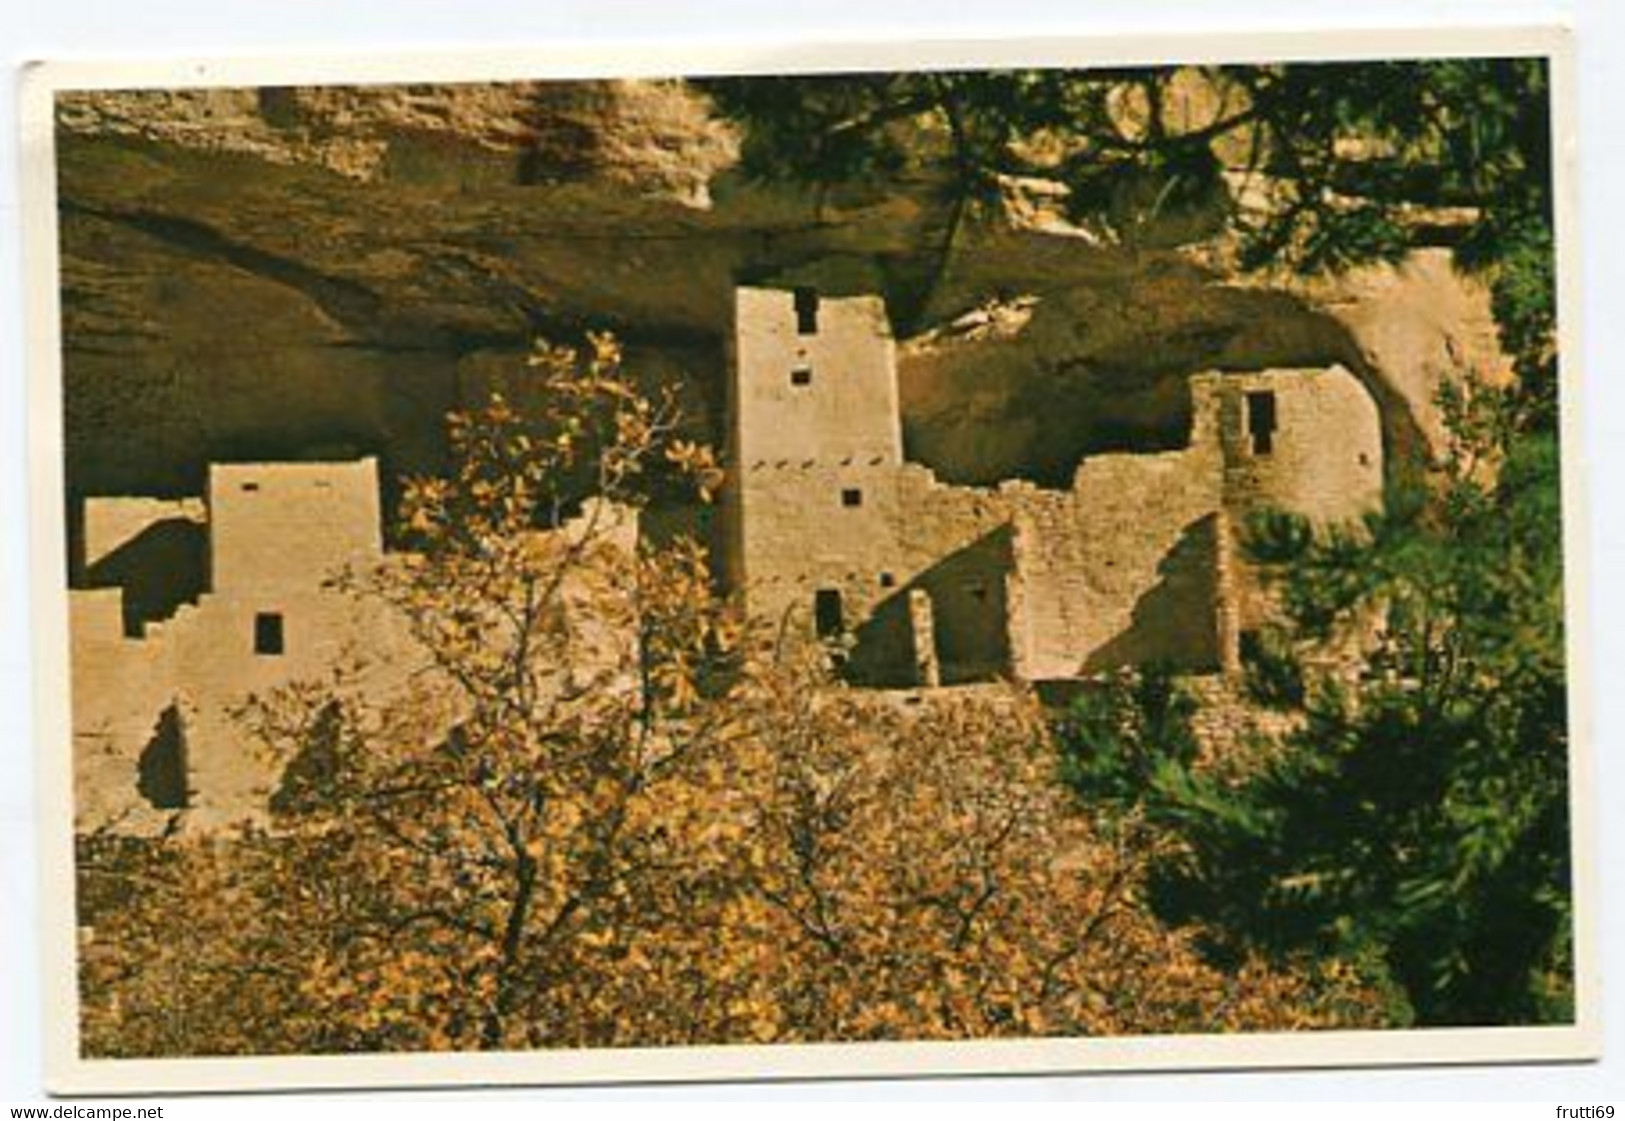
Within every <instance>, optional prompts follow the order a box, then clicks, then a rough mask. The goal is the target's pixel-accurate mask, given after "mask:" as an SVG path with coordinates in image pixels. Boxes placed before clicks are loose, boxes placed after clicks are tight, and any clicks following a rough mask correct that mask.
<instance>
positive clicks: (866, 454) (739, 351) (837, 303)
mask: <svg viewBox="0 0 1625 1121" xmlns="http://www.w3.org/2000/svg"><path fill="white" fill-rule="evenodd" d="M732 357H733V363H732V367H733V368H732V385H731V386H730V393H731V397H730V402H729V415H730V416H731V417H732V420H733V429H732V432H731V441H730V442H731V450H732V451H733V453H734V462H735V464H736V465H737V466H739V467H740V468H744V469H748V468H749V467H750V466H751V465H752V464H756V463H761V464H764V465H765V464H768V463H779V462H785V463H797V464H802V463H808V462H809V461H811V462H813V463H819V464H825V465H828V464H834V463H840V462H842V461H843V460H850V461H853V462H862V463H866V464H872V465H874V466H880V465H882V464H885V465H889V466H895V465H896V464H899V463H901V462H902V461H903V430H902V421H901V418H900V416H899V408H898V402H897V357H896V347H895V344H894V343H893V341H892V332H891V324H890V323H889V322H888V321H887V319H886V305H885V303H884V302H883V301H882V300H881V299H880V297H878V296H853V297H845V298H840V299H831V298H829V297H825V296H820V295H819V293H818V292H817V291H816V290H814V289H812V288H797V289H795V290H793V291H776V290H771V289H766V288H741V289H739V290H738V292H737V293H736V294H735V299H734V332H733V356H732Z"/></svg>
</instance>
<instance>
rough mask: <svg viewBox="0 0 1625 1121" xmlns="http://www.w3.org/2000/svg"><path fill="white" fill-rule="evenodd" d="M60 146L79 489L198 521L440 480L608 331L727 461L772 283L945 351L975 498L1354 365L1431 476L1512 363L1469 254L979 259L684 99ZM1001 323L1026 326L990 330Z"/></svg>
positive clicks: (954, 429) (215, 109)
mask: <svg viewBox="0 0 1625 1121" xmlns="http://www.w3.org/2000/svg"><path fill="white" fill-rule="evenodd" d="M60 120H61V128H60V132H59V159H60V168H61V174H60V192H61V207H62V209H61V216H62V248H63V255H62V260H63V281H64V290H63V297H64V299H63V308H64V317H65V323H64V327H65V340H66V375H67V381H66V396H67V401H66V408H67V418H66V419H67V434H68V479H69V485H70V488H71V489H72V490H73V491H74V492H76V493H80V494H85V493H146V494H183V493H190V492H195V491H196V490H197V488H198V484H199V483H200V481H201V477H202V471H203V467H204V465H205V464H206V463H207V462H208V461H209V460H211V459H240V458H244V457H253V458H262V459H269V458H300V457H320V456H329V457H331V456H333V455H335V454H341V453H342V454H356V453H365V452H375V453H379V454H381V455H382V457H383V460H384V464H385V472H386V475H387V474H398V473H400V472H404V471H414V470H424V469H431V468H433V467H434V466H435V465H436V464H437V463H438V461H439V456H440V454H441V432H442V419H443V416H444V413H445V412H446V410H447V409H449V408H452V407H454V406H455V405H456V404H457V403H458V402H459V401H460V400H461V399H462V398H463V396H464V395H465V394H466V393H467V392H468V389H469V387H470V386H471V385H478V384H483V383H484V382H485V381H487V380H489V377H490V372H491V371H492V370H494V369H500V368H501V367H502V366H503V365H504V364H505V363H507V362H512V363H514V364H515V365H516V366H517V364H518V362H519V360H520V357H521V355H522V353H523V352H524V351H525V350H526V349H528V347H529V344H530V341H531V339H532V338H534V337H535V336H537V335H544V336H551V337H555V338H561V337H570V336H573V335H575V334H578V333H579V332H580V331H581V330H583V329H584V328H587V327H604V328H610V329H613V330H615V331H617V332H618V333H620V334H621V335H622V336H623V338H624V339H625V340H626V342H627V344H628V354H629V357H630V359H631V360H632V362H633V363H634V364H639V363H641V364H643V365H645V366H647V367H648V368H649V369H650V370H654V371H658V372H659V373H660V375H661V376H662V377H670V378H673V379H676V380H679V381H681V382H682V383H683V385H684V388H685V392H686V399H687V400H688V401H689V402H690V404H691V408H693V409H694V410H695V411H696V413H698V414H700V417H699V420H700V422H701V427H702V429H704V428H706V427H709V429H710V431H711V433H712V436H713V439H718V440H720V436H721V431H722V430H721V427H720V423H719V422H720V419H721V409H722V402H723V396H724V395H723V391H722V387H723V363H724V361H725V348H724V337H725V333H726V330H727V325H728V317H729V304H730V300H731V296H732V292H733V288H734V286H735V285H736V284H738V283H741V282H749V283H757V284H761V283H770V284H771V283H786V282H792V281H807V282H815V283H818V284H820V285H822V286H824V287H826V288H827V289H828V290H830V291H832V292H837V293H851V292H859V291H870V292H878V293H880V294H882V295H884V296H885V297H886V298H887V301H888V305H889V306H890V307H891V309H892V312H893V316H894V319H896V320H898V321H899V322H898V325H899V330H900V333H902V334H904V335H910V334H912V335H915V336H916V337H915V338H914V339H913V340H912V341H909V342H907V343H906V344H905V346H904V347H903V349H902V361H901V373H900V377H901V380H902V386H901V390H902V401H903V409H904V421H905V432H906V442H907V449H908V452H909V454H910V456H911V457H913V458H917V459H919V460H921V461H922V462H925V463H927V464H928V465H930V466H932V467H933V468H935V469H936V470H937V471H938V472H939V473H940V474H941V475H942V476H943V477H944V478H946V479H950V480H954V481H961V482H983V481H990V480H992V479H996V478H1000V477H1005V476H1010V475H1019V476H1025V477H1028V478H1032V479H1036V480H1039V481H1051V480H1057V479H1065V478H1066V477H1068V476H1069V475H1070V473H1071V470H1072V468H1073V467H1074V466H1075V464H1076V463H1077V461H1078V459H1079V457H1080V456H1082V455H1085V454H1087V453H1089V452H1092V451H1100V450H1105V449H1113V448H1129V447H1133V448H1153V447H1160V446H1172V445H1174V444H1177V443H1178V442H1179V441H1180V440H1181V439H1182V438H1183V435H1184V432H1185V428H1186V426H1187V424H1188V417H1189V402H1188V399H1187V395H1186V390H1185V385H1186V378H1187V377H1188V375H1190V374H1191V373H1194V372H1197V371H1200V370H1203V369H1208V368H1243V369H1246V368H1261V367H1266V366H1314V365H1325V364H1329V363H1331V362H1342V363H1344V364H1345V365H1347V366H1349V368H1350V369H1352V370H1354V371H1355V372H1356V373H1357V374H1358V375H1359V376H1361V377H1362V379H1363V380H1365V381H1366V383H1367V384H1368V385H1369V386H1370V387H1371V388H1372V390H1373V392H1374V393H1375V394H1376V395H1377V397H1378V400H1379V402H1380V403H1381V404H1383V406H1384V412H1385V424H1386V433H1385V434H1386V437H1387V439H1388V442H1389V444H1390V448H1391V450H1392V452H1393V453H1394V455H1391V456H1390V460H1391V461H1393V460H1394V459H1396V458H1397V459H1399V460H1401V461H1402V460H1404V459H1405V458H1406V457H1411V458H1414V457H1416V456H1418V455H1420V453H1421V451H1422V449H1423V448H1425V446H1426V443H1427V441H1428V438H1429V434H1430V433H1432V432H1434V430H1435V429H1436V424H1437V419H1436V417H1435V416H1434V415H1433V414H1432V412H1431V409H1430V404H1429V403H1430V401H1431V398H1432V394H1433V387H1434V386H1435V385H1436V384H1437V380H1438V379H1439V378H1440V377H1443V376H1447V375H1449V374H1450V373H1452V372H1453V371H1455V370H1457V369H1460V368H1464V367H1472V366H1480V365H1482V366H1487V367H1496V366H1504V359H1502V358H1501V356H1500V355H1499V351H1498V350H1497V348H1496V347H1495V343H1494V333H1493V326H1492V324H1491V323H1490V321H1489V318H1488V311H1487V300H1486V299H1485V297H1484V295H1483V293H1482V292H1481V291H1479V290H1477V289H1476V288H1475V287H1474V286H1473V285H1472V284H1470V283H1469V282H1467V281H1464V280H1462V279H1461V278H1459V277H1457V276H1456V275H1455V274H1454V273H1453V272H1451V271H1450V269H1449V267H1448V262H1447V261H1445V260H1444V259H1443V258H1442V257H1440V256H1439V255H1436V254H1435V255H1424V256H1422V257H1419V258H1417V259H1416V260H1414V261H1412V262H1411V263H1409V264H1407V265H1406V266H1404V267H1402V268H1399V269H1397V270H1392V269H1390V270H1368V271H1367V272H1364V273H1357V274H1354V275H1352V276H1350V277H1346V278H1342V279H1340V280H1334V281H1327V282H1321V283H1319V284H1317V285H1310V286H1301V287H1300V288H1299V289H1298V290H1295V291H1285V290H1279V289H1268V288H1262V287H1259V286H1258V285H1256V284H1253V283H1247V284H1244V283H1240V282H1239V281H1238V280H1237V279H1236V278H1232V277H1227V276H1225V275H1223V274H1221V273H1217V272H1214V271H1212V270H1210V269H1206V268H1204V267H1202V266H1201V265H1199V264H1198V263H1197V256H1196V255H1193V254H1191V253H1189V252H1187V250H1188V248H1189V247H1188V246H1187V247H1184V248H1181V247H1177V246H1175V247H1164V248H1158V249H1155V250H1141V251H1139V252H1134V251H1130V250H1127V249H1123V248H1118V247H1113V246H1111V245H1109V244H1104V243H1102V242H1101V241H1100V240H1098V239H1092V238H1090V237H1088V236H1083V235H1082V234H1081V232H1080V231H1077V230H1073V229H1069V228H1066V227H1065V225H1064V223H1059V222H1057V221H1055V220H1054V217H1053V214H1052V213H1050V211H1049V210H1047V209H1046V208H1045V207H1043V206H1041V205H1038V204H1037V203H1035V204H1034V205H1033V206H1032V207H1031V210H1032V214H1031V215H1029V217H1028V218H1027V219H1023V218H1022V216H1021V212H1020V211H1017V212H1015V213H1014V217H1013V218H1012V217H1011V216H1008V215H1007V216H1006V217H1005V218H1004V220H1002V221H999V222H988V221H983V222H981V223H977V224H973V225H971V226H969V227H961V228H960V229H959V230H958V231H957V233H956V235H955V243H954V251H953V252H951V253H945V252H944V239H945V236H946V231H947V228H948V226H949V215H948V213H947V212H946V207H945V204H944V202H943V193H942V192H941V191H940V189H939V186H940V185H939V184H937V183H934V182H932V181H930V180H929V179H924V178H922V179H918V180H908V181H903V182H893V183H886V184H875V185H866V184H856V185H853V186H851V187H848V188H845V189H843V190H841V191H838V192H834V193H832V194H830V195H828V196H826V197H824V198H821V199H814V198H813V197H811V196H810V195H807V194H804V193H801V192H798V191H795V190H792V189H788V188H781V187H773V188H769V187H765V186H762V185H759V184H752V183H749V182H746V181H744V180H743V178H742V177H741V176H740V175H739V173H738V172H737V170H736V169H735V160H736V156H737V150H738V136H737V132H736V130H735V129H734V127H733V126H731V125H730V124H728V123H726V122H722V121H720V120H718V119H717V118H716V116H715V114H714V113H713V112H712V110H711V107H710V105H709V104H708V102H707V101H706V100H705V99H704V98H703V97H702V96H700V95H699V94H697V93H696V92H694V91H693V90H691V89H689V88H688V87H686V86H684V85H682V84H681V83H671V82H615V83H588V84H582V83H573V84H563V83H521V84H516V85H508V86H501V87H494V86H403V87H376V88H369V89H365V90H362V89H355V88H348V89H315V90H312V89H267V90H214V91H190V92H180V93H167V94H166V93H141V92H116V93H110V94H96V95H80V96H75V97H70V98H67V99H65V100H64V102H63V104H62V106H61V111H60ZM1024 190H1026V191H1027V193H1028V194H1029V195H1032V196H1033V197H1035V198H1037V197H1039V196H1042V195H1043V192H1042V191H1041V190H1038V187H1037V186H1035V185H1032V184H1029V185H1027V186H1026V187H1025V188H1024ZM1035 191H1036V195H1035V194H1034V192H1035ZM1157 244H1159V245H1160V244H1162V243H1161V242H1157ZM945 265H946V267H945ZM990 302H991V303H992V304H993V305H995V306H998V307H1006V308H1009V307H1019V308H1020V309H1021V314H1020V315H1019V316H1018V317H1017V318H1019V319H1020V322H1019V323H1014V322H1012V321H1008V320H1000V322H999V324H998V329H992V330H990V329H984V328H985V327H986V321H985V320H984V321H979V320H978V318H977V317H978V314H979V313H978V311H977V309H980V308H983V307H985V306H987V305H989V304H990ZM967 316H968V318H966V317H967ZM955 321H959V323H958V325H957V326H956V325H955ZM979 323H980V325H979Z"/></svg>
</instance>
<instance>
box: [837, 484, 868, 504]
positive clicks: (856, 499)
mask: <svg viewBox="0 0 1625 1121" xmlns="http://www.w3.org/2000/svg"><path fill="white" fill-rule="evenodd" d="M841 505H842V506H846V507H849V508H850V507H854V506H862V505H863V491H861V490H859V489H858V488H857V487H845V488H844V489H842V491H841Z"/></svg>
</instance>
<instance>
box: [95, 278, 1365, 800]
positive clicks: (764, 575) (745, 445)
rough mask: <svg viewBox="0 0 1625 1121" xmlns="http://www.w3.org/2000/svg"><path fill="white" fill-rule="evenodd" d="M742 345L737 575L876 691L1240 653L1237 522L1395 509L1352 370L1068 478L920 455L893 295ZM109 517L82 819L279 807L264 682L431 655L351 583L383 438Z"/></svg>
mask: <svg viewBox="0 0 1625 1121" xmlns="http://www.w3.org/2000/svg"><path fill="white" fill-rule="evenodd" d="M730 357H731V360H730V384H729V391H730V399H729V414H728V415H729V431H728V437H727V445H728V447H727V462H728V465H729V468H730V470H729V479H728V482H727V484H726V486H725V488H724V492H723V496H722V532H721V538H722V539H721V542H720V545H719V547H718V549H717V561H718V565H719V574H720V576H721V577H722V578H723V580H724V581H725V583H726V584H727V586H728V587H729V588H730V589H732V590H734V591H736V592H737V593H738V594H739V595H740V596H741V597H742V599H743V603H744V606H745V608H746V609H747V611H749V612H750V613H751V614H753V615H754V616H757V617H759V618H762V619H765V620H769V621H772V622H774V623H777V624H779V625H783V626H788V627H794V628H798V629H799V630H801V631H802V632H803V633H806V634H808V635H810V636H817V637H821V638H824V639H826V640H831V641H832V642H833V643H834V644H835V645H836V646H837V647H838V649H839V650H840V654H839V655H838V656H839V657H840V658H841V660H842V666H843V673H844V674H845V675H846V676H847V677H848V678H849V679H850V680H851V681H853V682H854V683H857V684H860V685H866V686H874V687H883V688H902V689H920V688H931V687H937V686H944V685H954V684H960V683H966V682H975V681H987V680H993V679H998V678H1012V679H1017V680H1023V681H1032V682H1042V681H1049V680H1056V679H1075V678H1079V677H1083V676H1087V675H1090V674H1094V673H1097V672H1099V671H1102V670H1107V669H1110V668H1113V667H1117V666H1123V665H1133V664H1141V663H1145V662H1150V661H1161V662H1167V663H1170V664H1173V665H1176V666H1178V667H1181V668H1183V669H1184V670H1186V671H1189V672H1193V673H1215V672H1228V671H1234V670H1235V669H1236V667H1237V666H1238V664H1239V649H1240V645H1241V641H1242V636H1243V634H1244V633H1245V632H1247V631H1249V630H1250V629H1253V628H1256V627H1257V626H1259V625H1260V623H1261V621H1262V620H1263V618H1264V616H1265V613H1266V612H1267V610H1268V608H1267V604H1266V603H1265V601H1264V597H1263V596H1262V595H1261V594H1260V592H1259V589H1258V587H1257V581H1256V580H1255V579H1254V578H1253V574H1252V573H1250V571H1249V566H1248V565H1247V563H1246V562H1245V560H1244V558H1243V557H1242V555H1241V551H1240V549H1239V547H1238V544H1237V533H1238V528H1239V527H1240V526H1242V525H1244V524H1245V522H1246V519H1247V518H1248V517H1249V515H1251V514H1252V512H1254V511H1256V510H1260V509H1264V508H1275V509H1281V510H1285V511H1290V512H1293V513H1297V514H1301V515H1303V516H1305V517H1307V518H1309V519H1310V520H1311V521H1313V522H1316V523H1320V524H1332V523H1341V522H1347V521H1350V520H1352V519H1356V518H1358V517H1360V516H1361V515H1362V514H1365V513H1366V512H1368V511H1370V510H1372V509H1374V508H1376V507H1378V506H1379V505H1380V504H1381V502H1382V497H1383V477H1384V476H1383V454H1382V453H1383V445H1382V435H1381V424H1380V417H1379V414H1378V409H1377V406H1376V404H1375V402H1374V401H1373V399H1372V398H1371V396H1370V394H1369V393H1368V392H1367V390H1366V389H1365V387H1364V386H1363V385H1362V384H1361V383H1360V382H1359V380H1358V379H1356V378H1355V377H1354V376H1353V375H1352V374H1351V373H1350V372H1348V371H1347V370H1345V369H1343V368H1342V367H1340V366H1332V367H1330V368H1323V369H1270V370H1262V371H1254V372H1246V373H1222V374H1221V373H1217V372H1208V373H1201V374H1197V375H1195V376H1193V377H1191V378H1190V379H1189V391H1190V398H1191V416H1192V420H1191V428H1190V433H1189V439H1188V441H1187V444H1186V446H1185V447H1183V448H1181V449H1178V450H1174V451H1167V452H1159V453H1155V454H1132V453H1122V454H1120V453H1112V454H1103V455H1091V456H1087V457H1085V458H1084V459H1083V460H1082V461H1081V462H1080V463H1079V464H1078V466H1077V468H1076V471H1075V473H1074V475H1073V477H1072V481H1071V485H1070V486H1069V487H1067V488H1066V489H1047V488H1043V487H1039V486H1037V485H1035V484H1033V483H1030V482H1026V481H1020V480H1010V481H1005V482H1003V483H1000V484H998V485H996V486H992V487H971V486H955V485H948V484H944V483H942V482H940V481H939V480H938V479H937V478H936V476H935V475H934V474H933V472H932V471H931V469H929V468H928V467H926V466H924V465H922V464H919V463H914V462H909V461H908V460H907V458H906V457H905V454H904V439H903V428H902V418H901V415H900V410H899V405H898V388H897V369H896V355H895V346H894V342H893V338H892V331H891V328H890V325H889V323H888V319H887V314H886V309H885V306H884V304H883V303H882V301H881V300H880V299H879V298H877V297H873V296H858V297H843V298H832V297H829V296H824V295H821V294H820V293H818V292H817V291H814V290H812V289H808V288H803V289H795V290H790V291H786V290H771V289H760V288H742V289H739V290H738V291H737V293H736V298H735V321H734V326H733V331H732V338H731V356H730ZM83 524H84V530H83V534H82V542H83V543H82V548H83V558H82V561H83V563H82V565H81V566H80V568H81V570H82V573H83V575H82V576H80V577H79V578H78V579H77V580H76V583H77V584H78V585H79V586H76V587H74V588H72V590H71V591H70V605H71V611H70V618H71V630H72V635H71V638H72V643H71V649H72V655H71V656H72V674H73V726H74V742H75V776H76V786H77V807H78V819H79V824H80V828H81V829H87V828H108V829H113V830H118V831H130V832H152V831H155V830H157V829H161V828H167V827H169V825H170V824H172V823H173V821H174V820H175V815H177V814H182V815H184V816H185V820H186V826H187V828H189V829H209V828H220V827H223V826H226V825H230V824H235V823H239V822H242V821H244V820H253V819H256V818H258V817H260V816H262V815H263V813H264V810H265V806H266V803H267V799H268V797H269V794H270V789H271V786H272V785H273V784H274V781H275V779H276V774H275V772H274V768H272V767H270V765H269V764H268V762H267V761H266V760H265V759H263V758H261V757H259V756H258V755H256V754H255V752H254V751H253V749H252V747H251V746H250V744H249V738H250V737H249V736H248V735H247V734H246V733H245V732H244V730H243V729H242V727H241V726H240V725H239V724H238V723H236V720H237V717H236V716H235V715H234V714H236V713H238V712H239V711H240V710H241V708H242V706H243V704H244V703H245V702H246V701H247V699H248V698H249V697H250V696H252V695H255V694H263V693H265V692H267V691H269V690H273V689H276V688H278V687H280V686H283V685H287V684H290V683H294V682H299V681H317V680H332V679H333V678H334V675H335V669H336V667H338V666H339V665H341V664H345V663H347V662H350V661H352V660H355V661H356V663H357V664H364V665H365V666H366V667H367V669H366V671H365V672H364V673H360V674H358V675H355V676H353V677H351V678H348V679H347V685H346V688H349V689H353V690H355V691H356V692H357V694H358V695H360V696H362V697H364V699H365V701H366V703H369V704H386V703H388V699H389V698H390V696H391V695H392V694H393V693H394V691H396V690H398V689H400V688H402V685H403V682H404V681H405V680H406V678H407V677H408V676H409V675H410V674H412V673H413V671H414V669H415V668H417V667H418V666H419V665H420V664H421V662H422V652H421V651H420V650H416V649H415V647H414V643H413V640H412V639H411V637H410V635H409V633H408V631H407V628H406V626H405V623H404V620H403V619H401V618H400V617H398V616H396V615H394V614H393V613H392V612H391V611H390V610H389V609H388V608H386V607H385V606H384V605H383V604H382V603H381V602H379V601H376V600H369V599H366V598H363V597H358V596H356V595H354V594H353V593H351V592H348V591H346V590H344V589H343V588H341V587H337V586H335V584H334V582H333V578H334V577H335V576H336V575H337V574H339V573H340V572H343V571H347V570H348V571H356V570H365V569H367V568H369V567H372V566H377V565H380V564H387V563H390V554H388V553H387V552H386V550H385V548H384V541H383V533H382V514H381V509H380V489H379V465H378V462H377V460H376V459H372V458H367V459H360V460H355V461H347V462H320V463H229V464H228V463H216V464H212V465H211V466H210V467H209V471H208V484H207V488H206V494H205V495H204V496H202V497H201V498H195V499H182V500H159V499H152V498H141V497H105V498H103V497H98V498H91V499H89V500H87V501H86V502H85V505H84V510H83ZM636 532H637V526H636V522H635V520H633V521H631V522H630V523H629V524H628V525H627V527H626V533H627V534H628V546H629V547H630V544H631V542H632V541H633V540H635V534H636ZM358 653H365V654H367V655H368V657H367V658H365V659H356V657H355V656H356V655H357V654H358Z"/></svg>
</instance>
